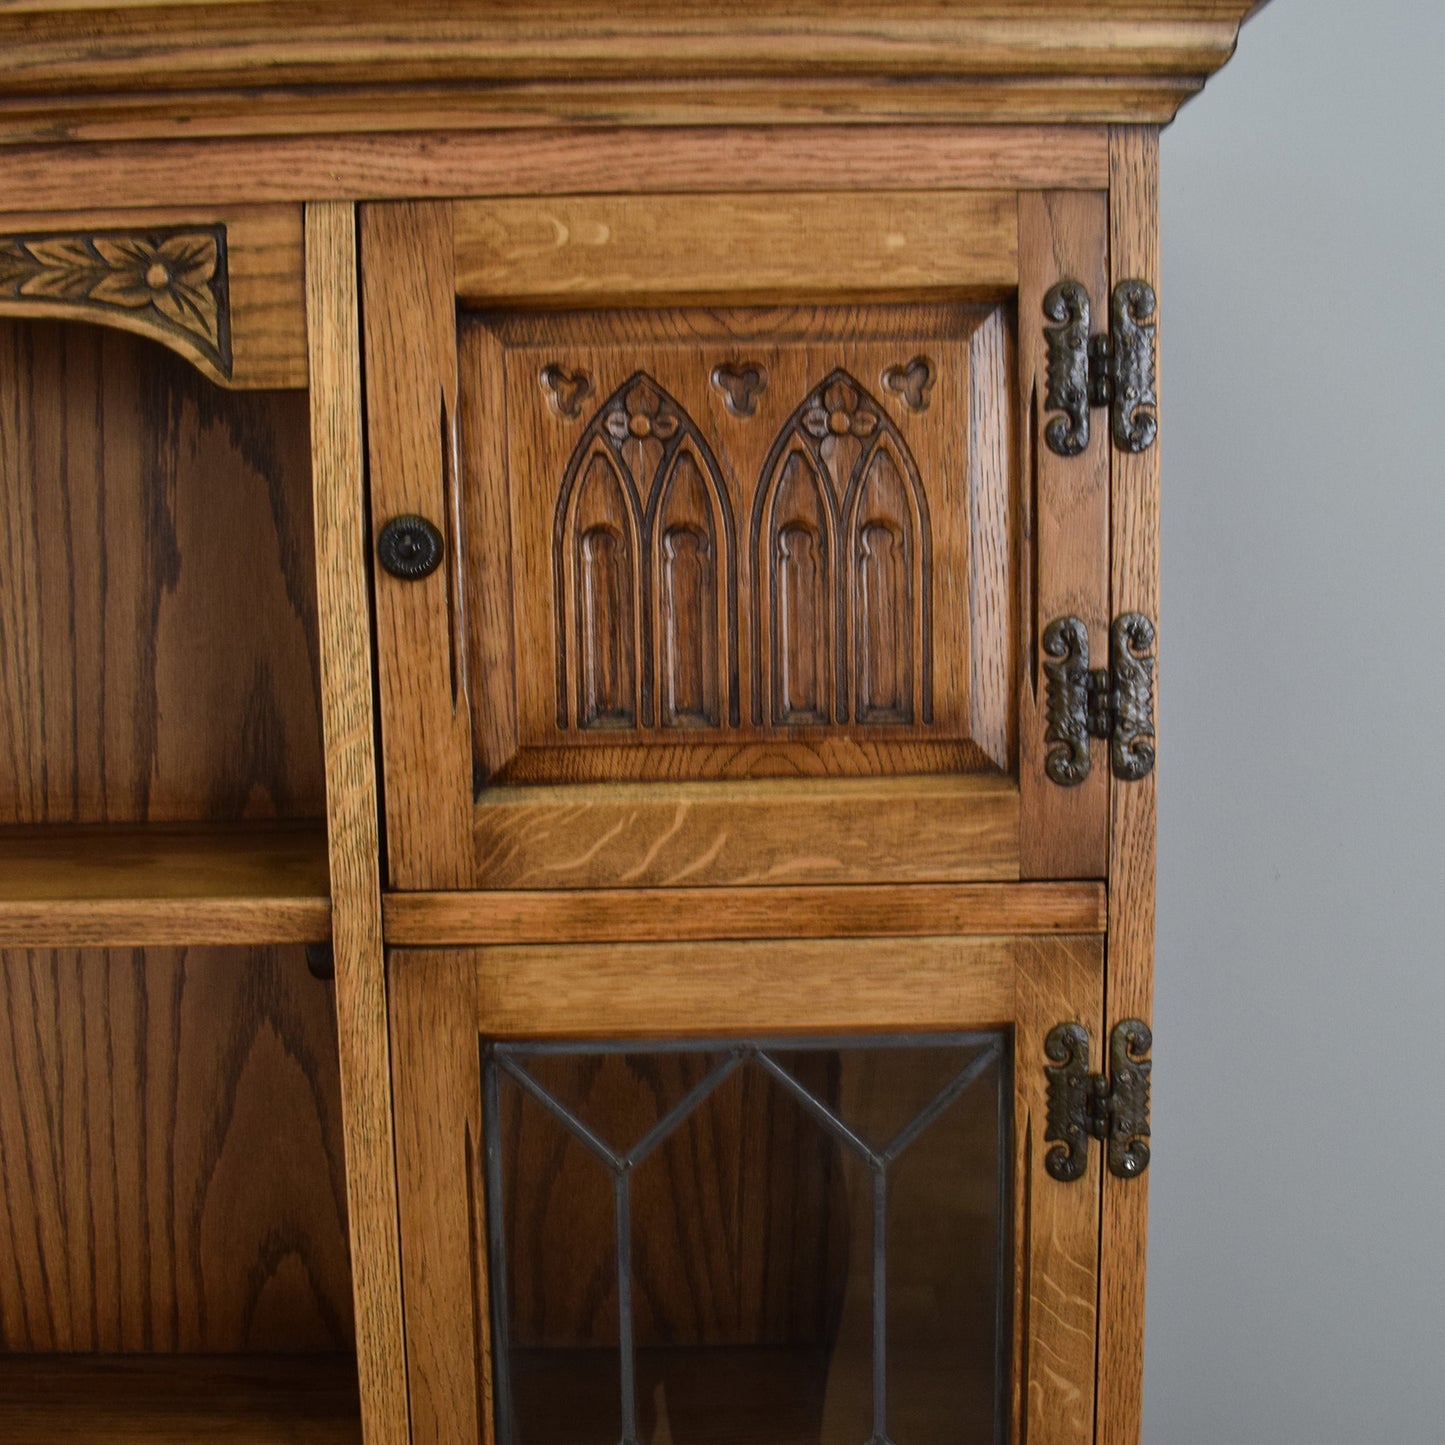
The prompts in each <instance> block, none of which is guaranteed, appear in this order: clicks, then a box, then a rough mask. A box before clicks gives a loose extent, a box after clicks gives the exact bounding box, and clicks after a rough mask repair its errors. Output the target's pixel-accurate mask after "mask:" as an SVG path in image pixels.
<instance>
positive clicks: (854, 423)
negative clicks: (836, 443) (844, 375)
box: [803, 380, 878, 441]
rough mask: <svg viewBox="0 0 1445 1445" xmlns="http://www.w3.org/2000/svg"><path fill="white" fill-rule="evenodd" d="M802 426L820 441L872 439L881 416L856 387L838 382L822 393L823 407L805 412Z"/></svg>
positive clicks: (811, 408) (810, 408)
mask: <svg viewBox="0 0 1445 1445" xmlns="http://www.w3.org/2000/svg"><path fill="white" fill-rule="evenodd" d="M803 427H804V429H805V430H806V431H807V432H808V433H809V434H810V435H812V436H815V437H817V438H818V439H819V440H820V441H821V440H822V439H823V438H825V437H829V436H835V437H841V436H854V437H870V436H872V435H873V433H874V432H875V431H876V430H877V428H878V416H877V414H876V413H875V412H874V410H873V409H872V407H870V406H867V405H866V404H865V403H864V401H863V398H862V397H861V396H860V395H859V394H858V391H857V389H856V388H854V387H852V386H850V385H849V384H848V383H847V382H846V381H842V380H838V381H835V382H833V383H832V384H831V385H830V386H829V387H828V388H827V389H826V390H825V391H824V392H823V396H822V405H821V406H810V407H809V408H808V409H807V411H805V412H804V413H803Z"/></svg>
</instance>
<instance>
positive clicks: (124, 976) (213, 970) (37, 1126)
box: [0, 947, 352, 1353]
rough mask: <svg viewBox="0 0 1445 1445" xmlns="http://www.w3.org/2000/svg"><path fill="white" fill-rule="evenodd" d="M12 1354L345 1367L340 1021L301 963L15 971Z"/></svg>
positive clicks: (348, 1326)
mask: <svg viewBox="0 0 1445 1445" xmlns="http://www.w3.org/2000/svg"><path fill="white" fill-rule="evenodd" d="M0 988H3V1007H0V1040H3V1042H0V1058H3V1060H4V1064H3V1067H0V1165H3V1168H0V1239H3V1241H4V1247H3V1249H0V1347H3V1348H4V1349H5V1350H11V1351H26V1350H35V1351H47V1352H48V1351H58V1352H63V1353H72V1352H92V1351H102V1352H103V1351H146V1352H157V1353H169V1352H187V1351H201V1352H223V1353H224V1352H228V1351H242V1352H252V1351H260V1352H266V1351H273V1352H275V1351H279V1352H288V1351H316V1350H321V1351H326V1350H341V1349H349V1348H350V1346H351V1340H352V1308H351V1274H350V1267H349V1262H348V1252H347V1236H346V1200H345V1182H344V1178H343V1166H342V1157H341V1103H340V1097H339V1089H338V1068H337V1058H336V1020H335V1014H334V1011H333V1009H332V1004H331V996H330V990H329V989H328V987H327V985H325V984H323V983H318V982H317V981H316V980H315V979H314V978H312V977H311V975H310V974H309V973H308V972H307V969H306V963H305V960H304V958H303V956H302V951H301V949H300V948H296V947H291V948H278V949H189V950H166V949H152V950H148V951H144V952H142V951H128V950H115V951H110V952H72V951H68V950H67V951H57V952H39V951H37V952H19V951H16V952H7V953H5V954H3V955H0Z"/></svg>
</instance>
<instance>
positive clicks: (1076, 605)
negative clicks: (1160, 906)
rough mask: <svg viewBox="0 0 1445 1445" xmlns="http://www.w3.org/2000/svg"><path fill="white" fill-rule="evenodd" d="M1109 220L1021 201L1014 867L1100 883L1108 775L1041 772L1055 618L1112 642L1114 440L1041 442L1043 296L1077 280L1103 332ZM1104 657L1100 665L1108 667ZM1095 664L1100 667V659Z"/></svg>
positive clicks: (1075, 202) (1069, 198)
mask: <svg viewBox="0 0 1445 1445" xmlns="http://www.w3.org/2000/svg"><path fill="white" fill-rule="evenodd" d="M1107 242H1108V223H1107V207H1106V197H1105V195H1104V193H1103V192H1101V191H1021V192H1020V193H1019V398H1020V415H1021V418H1022V424H1023V439H1024V446H1023V450H1022V452H1021V458H1022V461H1023V464H1024V482H1023V486H1024V509H1023V510H1024V517H1025V523H1024V536H1023V538H1022V545H1023V557H1022V558H1021V562H1022V566H1021V568H1020V571H1021V575H1022V579H1023V608H1022V628H1021V632H1022V642H1023V665H1022V667H1021V668H1020V675H1019V683H1020V687H1019V804H1020V833H1019V868H1020V873H1021V875H1022V876H1023V877H1024V878H1102V877H1103V876H1104V863H1105V853H1106V849H1107V830H1108V822H1109V769H1108V767H1107V766H1097V765H1096V766H1095V767H1094V768H1093V769H1092V771H1091V772H1090V774H1089V776H1088V778H1087V779H1085V780H1084V782H1083V783H1081V784H1079V785H1078V786H1077V787H1073V788H1064V787H1060V786H1059V785H1058V784H1057V783H1054V782H1051V781H1050V780H1049V778H1048V777H1047V776H1046V774H1045V772H1044V758H1045V755H1046V753H1047V752H1048V748H1047V746H1046V745H1045V743H1044V731H1045V727H1046V724H1047V718H1046V711H1045V710H1046V702H1047V692H1046V689H1045V685H1044V671H1043V661H1044V660H1043V658H1042V657H1041V656H1040V648H1041V645H1042V638H1043V634H1044V629H1045V628H1046V627H1047V626H1048V624H1049V623H1050V622H1051V621H1052V620H1053V619H1054V618H1056V617H1062V616H1065V615H1070V614H1071V615H1073V616H1075V617H1078V618H1079V619H1080V620H1081V621H1082V622H1083V623H1084V625H1085V626H1086V627H1087V628H1088V629H1089V636H1090V638H1091V639H1092V640H1093V645H1094V647H1095V648H1096V649H1103V651H1107V648H1108V637H1109V617H1108V607H1109V460H1108V458H1109V437H1108V425H1107V421H1106V420H1105V419H1104V418H1103V414H1102V413H1096V414H1095V418H1094V426H1095V427H1096V428H1097V430H1096V431H1095V435H1094V438H1093V440H1092V441H1091V442H1090V443H1089V445H1088V447H1087V448H1086V449H1085V450H1084V452H1083V453H1082V454H1081V455H1080V456H1076V457H1061V456H1056V455H1055V454H1054V453H1053V452H1051V451H1050V450H1049V449H1048V448H1047V446H1046V445H1045V444H1044V428H1045V426H1046V425H1047V422H1048V414H1047V412H1046V411H1045V408H1044V396H1045V392H1046V390H1047V385H1048V382H1047V371H1048V355H1047V347H1046V338H1045V330H1044V329H1045V327H1046V326H1048V325H1049V324H1050V323H1049V321H1048V318H1047V317H1046V316H1045V314H1044V297H1045V296H1046V295H1047V294H1048V292H1049V289H1050V287H1052V286H1053V285H1054V284H1055V283H1056V282H1058V281H1063V280H1074V281H1079V282H1082V283H1083V285H1084V287H1085V289H1086V290H1087V291H1088V293H1089V295H1090V296H1091V297H1092V298H1093V300H1094V304H1095V306H1096V307H1099V308H1101V311H1096V313H1095V314H1096V318H1097V319H1096V321H1095V325H1100V324H1102V321H1103V314H1106V313H1107V309H1108V308H1107V305H1106V304H1105V303H1104V301H1103V299H1102V298H1104V296H1105V295H1106V291H1105V279H1106V275H1107V259H1108V258H1107V249H1106V248H1107ZM1102 655H1103V654H1102V652H1101V653H1100V658H1102ZM1094 665H1095V666H1098V665H1099V661H1098V660H1096V661H1095V663H1094Z"/></svg>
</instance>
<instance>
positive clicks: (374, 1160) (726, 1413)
mask: <svg viewBox="0 0 1445 1445" xmlns="http://www.w3.org/2000/svg"><path fill="white" fill-rule="evenodd" d="M1250 8H1251V6H1250V4H1249V3H1248V0H1230V3H1208V4H1207V3H1203V0H1149V3H1142V4H1131V5H1117V6H1116V5H1098V4H1083V3H1074V0H1038V3H1036V0H1008V3H1000V4H997V5H992V6H988V7H984V8H980V7H976V6H969V5H957V6H952V7H942V8H940V7H937V6H933V5H923V4H916V5H915V4H908V3H905V4H902V5H895V6H893V7H892V8H890V9H887V10H886V11H884V10H877V9H874V10H869V9H867V7H865V6H862V5H861V4H855V3H853V0H847V3H843V4H837V3H830V4H826V5H825V4H823V3H821V0H818V3H814V0H799V3H794V4H789V5H786V6H784V5H778V6H771V5H770V6H763V7H756V6H748V7H733V6H724V7H722V8H721V9H719V8H718V7H711V8H709V7H699V6H690V5H680V6H679V5H676V4H669V5H666V6H664V5H661V4H657V5H654V4H652V3H651V0H645V3H642V4H640V5H638V6H634V7H632V8H631V9H629V10H627V11H626V12H619V11H609V10H607V9H606V8H605V7H602V6H598V5H595V4H592V3H578V4H576V5H572V6H567V7H559V6H555V5H553V6H548V5H542V6H536V5H530V6H523V5H521V4H512V3H510V0H507V3H500V4H495V5H490V6H487V7H485V9H483V8H477V9H474V10H470V9H455V8H450V7H427V6H423V7H421V8H420V9H414V10H413V11H409V12H407V13H406V14H405V15H404V16H403V15H401V14H400V12H394V11H388V10H383V9H382V8H381V7H380V6H378V5H372V4H370V3H364V0H358V3H356V4H354V5H348V6H346V7H335V8H333V9H332V10H328V11H327V12H326V13H325V14H321V13H319V12H314V11H312V10H307V9H305V8H304V7H298V6H294V5H290V4H286V3H279V0H278V3H263V4H259V5H254V4H247V5H235V4H229V3H225V0H208V3H204V4H187V5H184V6H182V5H168V4H160V5H155V6H150V7H140V8H137V7H134V6H97V7H94V8H87V7H80V8H77V7H76V6H75V5H73V4H71V3H66V4H56V5H54V6H49V5H34V6H30V7H27V8H26V9H25V10H24V12H23V13H22V12H21V11H16V12H15V13H13V14H6V15H4V16H0V78H3V83H4V85H5V91H6V99H5V102H4V105H3V107H0V182H3V184H0V196H3V200H0V347H3V352H0V355H3V358H4V367H3V370H0V498H3V501H4V509H5V516H6V520H7V531H6V534H5V535H6V536H7V537H8V539H9V540H8V542H7V543H6V546H7V549H8V550H7V552H6V554H5V556H6V558H7V565H6V568H5V569H4V577H5V580H4V584H3V587H0V639H3V643H4V648H3V656H0V689H3V708H0V819H3V822H4V826H3V828H0V943H3V944H4V945H5V946H6V947H8V948H13V949H15V950H16V951H15V952H13V953H8V954H6V955H5V956H4V962H3V967H4V970H5V973H4V978H5V997H6V1000H7V1016H6V1020H5V1037H6V1038H7V1040H8V1045H9V1058H10V1059H11V1060H12V1067H11V1068H10V1069H9V1070H8V1071H0V1073H3V1074H4V1078H5V1081H4V1082H0V1174H3V1185H4V1188H3V1190H0V1207H3V1213H4V1220H5V1224H6V1227H7V1230H8V1237H10V1238H11V1239H12V1240H15V1241H18V1245H17V1248H16V1250H15V1251H14V1258H13V1261H12V1263H11V1265H10V1266H9V1267H8V1269H4V1270H0V1347H3V1348H4V1349H5V1350H7V1351H9V1352H10V1354H9V1355H8V1356H5V1357H0V1426H7V1427H10V1430H9V1433H8V1434H7V1433H6V1431H5V1430H3V1429H0V1434H5V1436H6V1438H7V1439H9V1438H12V1436H15V1432H16V1431H18V1432H19V1434H18V1437H16V1438H19V1439H20V1440H22V1441H25V1442H30V1441H40V1440H46V1441H48V1440H51V1439H56V1438H65V1436H66V1433H67V1432H79V1433H80V1434H83V1435H84V1436H85V1438H88V1439H95V1440H105V1439H121V1438H133V1437H134V1435H135V1434H137V1433H144V1434H146V1436H147V1438H154V1439H159V1440H167V1439H181V1438H185V1439H187V1440H189V1439H193V1438H195V1437H196V1435H198V1434H202V1433H207V1432H211V1431H219V1432H222V1433H228V1438H234V1439H237V1440H238V1441H243V1442H245V1445H272V1442H279V1441H282V1440H287V1441H292V1440H307V1441H311V1440H316V1441H328V1442H329V1441H341V1440H350V1441H355V1440H357V1439H359V1438H362V1437H363V1435H364V1438H365V1440H366V1441H367V1442H368V1445H411V1442H415V1445H422V1442H454V1441H461V1440H466V1441H471V1440H480V1441H485V1442H488V1445H517V1442H521V1441H527V1442H531V1445H538V1442H549V1441H557V1442H559V1445H561V1442H566V1445H583V1442H586V1441H591V1440H594V1439H595V1440H597V1441H598V1442H602V1445H606V1442H615V1441H616V1440H618V1439H621V1440H623V1441H624V1442H633V1441H636V1442H639V1445H642V1442H653V1445H663V1442H666V1441H670V1440H677V1441H680V1442H682V1441H687V1442H693V1445H705V1442H712V1441H717V1442H727V1445H765V1442H783V1441H787V1442H798V1445H805V1442H806V1445H850V1442H851V1445H861V1442H863V1441H873V1442H884V1441H889V1440H892V1441H896V1442H898V1445H931V1442H935V1441H936V1442H939V1445H942V1442H944V1441H948V1442H958V1441H969V1442H984V1441H987V1442H992V1445H1001V1442H1015V1445H1022V1442H1023V1441H1025V1440H1027V1441H1029V1442H1031V1445H1131V1442H1135V1441H1137V1439H1138V1428H1139V1424H1138V1404H1139V1390H1140V1380H1141V1371H1142V1365H1141V1352H1142V1301H1143V1267H1142V1260H1143V1250H1144V1225H1145V1214H1146V1190H1147V1176H1146V1175H1145V1172H1144V1171H1145V1169H1146V1168H1147V1162H1148V1118H1147V1089H1148V1074H1149V1067H1150V1064H1149V1058H1148V1055H1149V1036H1148V1028H1147V1021H1148V1018H1149V1014H1150V998H1151V979H1152V919H1153V914H1152V909H1153V848H1154V822H1153V817H1154V776H1153V772H1152V767H1153V760H1154V753H1155V748H1156V739H1155V737H1154V730H1153V714H1152V705H1153V687H1154V684H1155V676H1154V667H1155V657H1156V652H1157V638H1156V631H1155V624H1156V623H1157V604H1158V577H1157V532H1158V519H1157V512H1158V495H1159V455H1160V453H1159V447H1158V444H1157V440H1156V433H1157V431H1158V424H1159V413H1158V398H1157V395H1156V390H1157V386H1156V371H1155V352H1156V345H1157V331H1156V328H1157V325H1158V321H1159V313H1161V312H1162V310H1163V303H1162V300H1161V298H1160V297H1159V296H1158V288H1159V272H1158V241H1157V159H1158V128H1159V127H1160V126H1161V125H1163V124H1165V123H1167V122H1168V121H1169V120H1170V119H1171V118H1172V116H1173V114H1174V111H1175V109H1176V108H1177V106H1178V105H1179V103H1180V102H1181V101H1182V100H1183V99H1184V98H1186V97H1187V96H1188V95H1189V94H1191V93H1192V92H1193V91H1194V90H1196V89H1198V87H1199V86H1200V85H1202V84H1203V82H1204V80H1205V79H1206V78H1207V76H1208V75H1209V74H1210V73H1211V72H1212V71H1213V70H1214V69H1215V68H1217V66H1218V65H1220V64H1222V63H1223V61H1224V60H1225V59H1226V58H1227V56H1228V54H1229V52H1230V50H1231V49H1232V47H1233V45H1234V42H1235V37H1236V34H1237V31H1238V28H1239V25H1240V23H1241V21H1242V20H1243V18H1244V16H1245V14H1246V13H1247V11H1248V10H1249V9H1250ZM308 422H309V446H308V434H307V432H308ZM303 945H304V946H305V947H304V949H303ZM303 959H304V960H305V961H303ZM306 962H309V963H310V965H311V972H309V973H308V972H307V969H306ZM313 975H314V976H313ZM158 1101H167V1102H164V1103H162V1102H158ZM158 1201H164V1202H163V1203H161V1202H158ZM132 1237H137V1238H139V1239H140V1240H142V1241H143V1244H142V1245H141V1246H140V1247H139V1248H137V1249H136V1250H134V1252H131V1251H129V1250H128V1249H127V1248H125V1247H123V1245H122V1244H120V1243H118V1241H121V1240H129V1239H131V1238H132ZM348 1269H349V1275H348ZM116 1351H126V1352H133V1353H134V1354H136V1356H137V1358H134V1359H126V1360H124V1361H117V1360H115V1359H114V1358H111V1355H112V1354H113V1353H114V1352H116ZM237 1352H245V1353H246V1354H247V1355H248V1356H249V1357H248V1358H247V1359H245V1360H236V1359H234V1358H231V1359H222V1358H221V1357H222V1356H224V1355H230V1356H234V1355H235V1354H236V1353H237ZM41 1356H43V1357H41ZM168 1432H169V1433H168Z"/></svg>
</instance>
